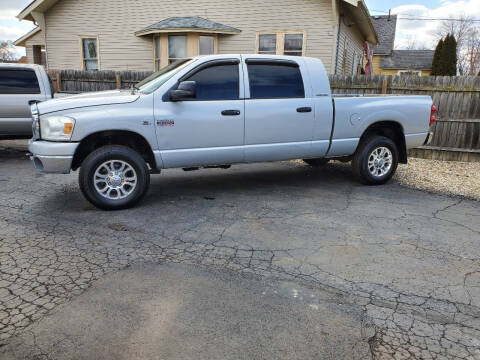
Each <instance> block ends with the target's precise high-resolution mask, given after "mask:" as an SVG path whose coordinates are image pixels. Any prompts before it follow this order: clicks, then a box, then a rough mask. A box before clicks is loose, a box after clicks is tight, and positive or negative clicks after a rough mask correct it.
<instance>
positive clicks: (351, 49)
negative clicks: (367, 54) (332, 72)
mask: <svg viewBox="0 0 480 360" xmlns="http://www.w3.org/2000/svg"><path fill="white" fill-rule="evenodd" d="M352 23H353V21H352V20H350V19H349V18H347V17H345V18H342V19H340V33H339V37H338V44H337V46H338V49H337V54H338V55H337V61H336V74H342V75H352V74H353V65H354V58H355V55H356V56H357V58H358V63H359V64H360V65H362V64H363V58H364V57H363V43H364V41H365V39H364V38H363V37H362V36H361V33H360V30H359V29H358V27H357V26H356V25H352V26H351V27H348V26H347V25H346V24H352Z"/></svg>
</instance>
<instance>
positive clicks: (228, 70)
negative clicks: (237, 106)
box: [183, 64, 240, 100]
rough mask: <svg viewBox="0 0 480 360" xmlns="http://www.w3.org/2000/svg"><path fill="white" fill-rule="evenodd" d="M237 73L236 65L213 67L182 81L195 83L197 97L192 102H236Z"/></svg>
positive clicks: (238, 82) (238, 86) (237, 95)
mask: <svg viewBox="0 0 480 360" xmlns="http://www.w3.org/2000/svg"><path fill="white" fill-rule="evenodd" d="M238 71H239V67H238V64H222V65H213V66H210V67H207V68H204V69H202V70H199V71H197V72H196V73H195V74H193V75H192V76H190V77H188V78H187V79H183V80H184V81H195V82H196V83H197V96H196V98H195V99H193V100H238V99H239V97H240V96H239V93H240V80H239V74H238Z"/></svg>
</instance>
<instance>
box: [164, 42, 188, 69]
mask: <svg viewBox="0 0 480 360" xmlns="http://www.w3.org/2000/svg"><path fill="white" fill-rule="evenodd" d="M186 57H187V35H170V36H169V37H168V63H169V64H171V63H172V62H174V61H175V60H179V59H184V58H186Z"/></svg>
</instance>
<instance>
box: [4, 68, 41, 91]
mask: <svg viewBox="0 0 480 360" xmlns="http://www.w3.org/2000/svg"><path fill="white" fill-rule="evenodd" d="M0 94H40V86H39V85H38V79H37V75H36V74H35V71H33V70H23V69H0Z"/></svg>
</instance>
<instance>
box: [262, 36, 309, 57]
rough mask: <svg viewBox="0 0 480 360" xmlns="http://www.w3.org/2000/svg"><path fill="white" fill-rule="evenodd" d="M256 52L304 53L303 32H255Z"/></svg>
mask: <svg viewBox="0 0 480 360" xmlns="http://www.w3.org/2000/svg"><path fill="white" fill-rule="evenodd" d="M257 44H258V48H257V52H258V53H259V54H272V55H290V56H303V55H305V32H304V31H288V32H271V33H267V32H266V33H258V34H257Z"/></svg>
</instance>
